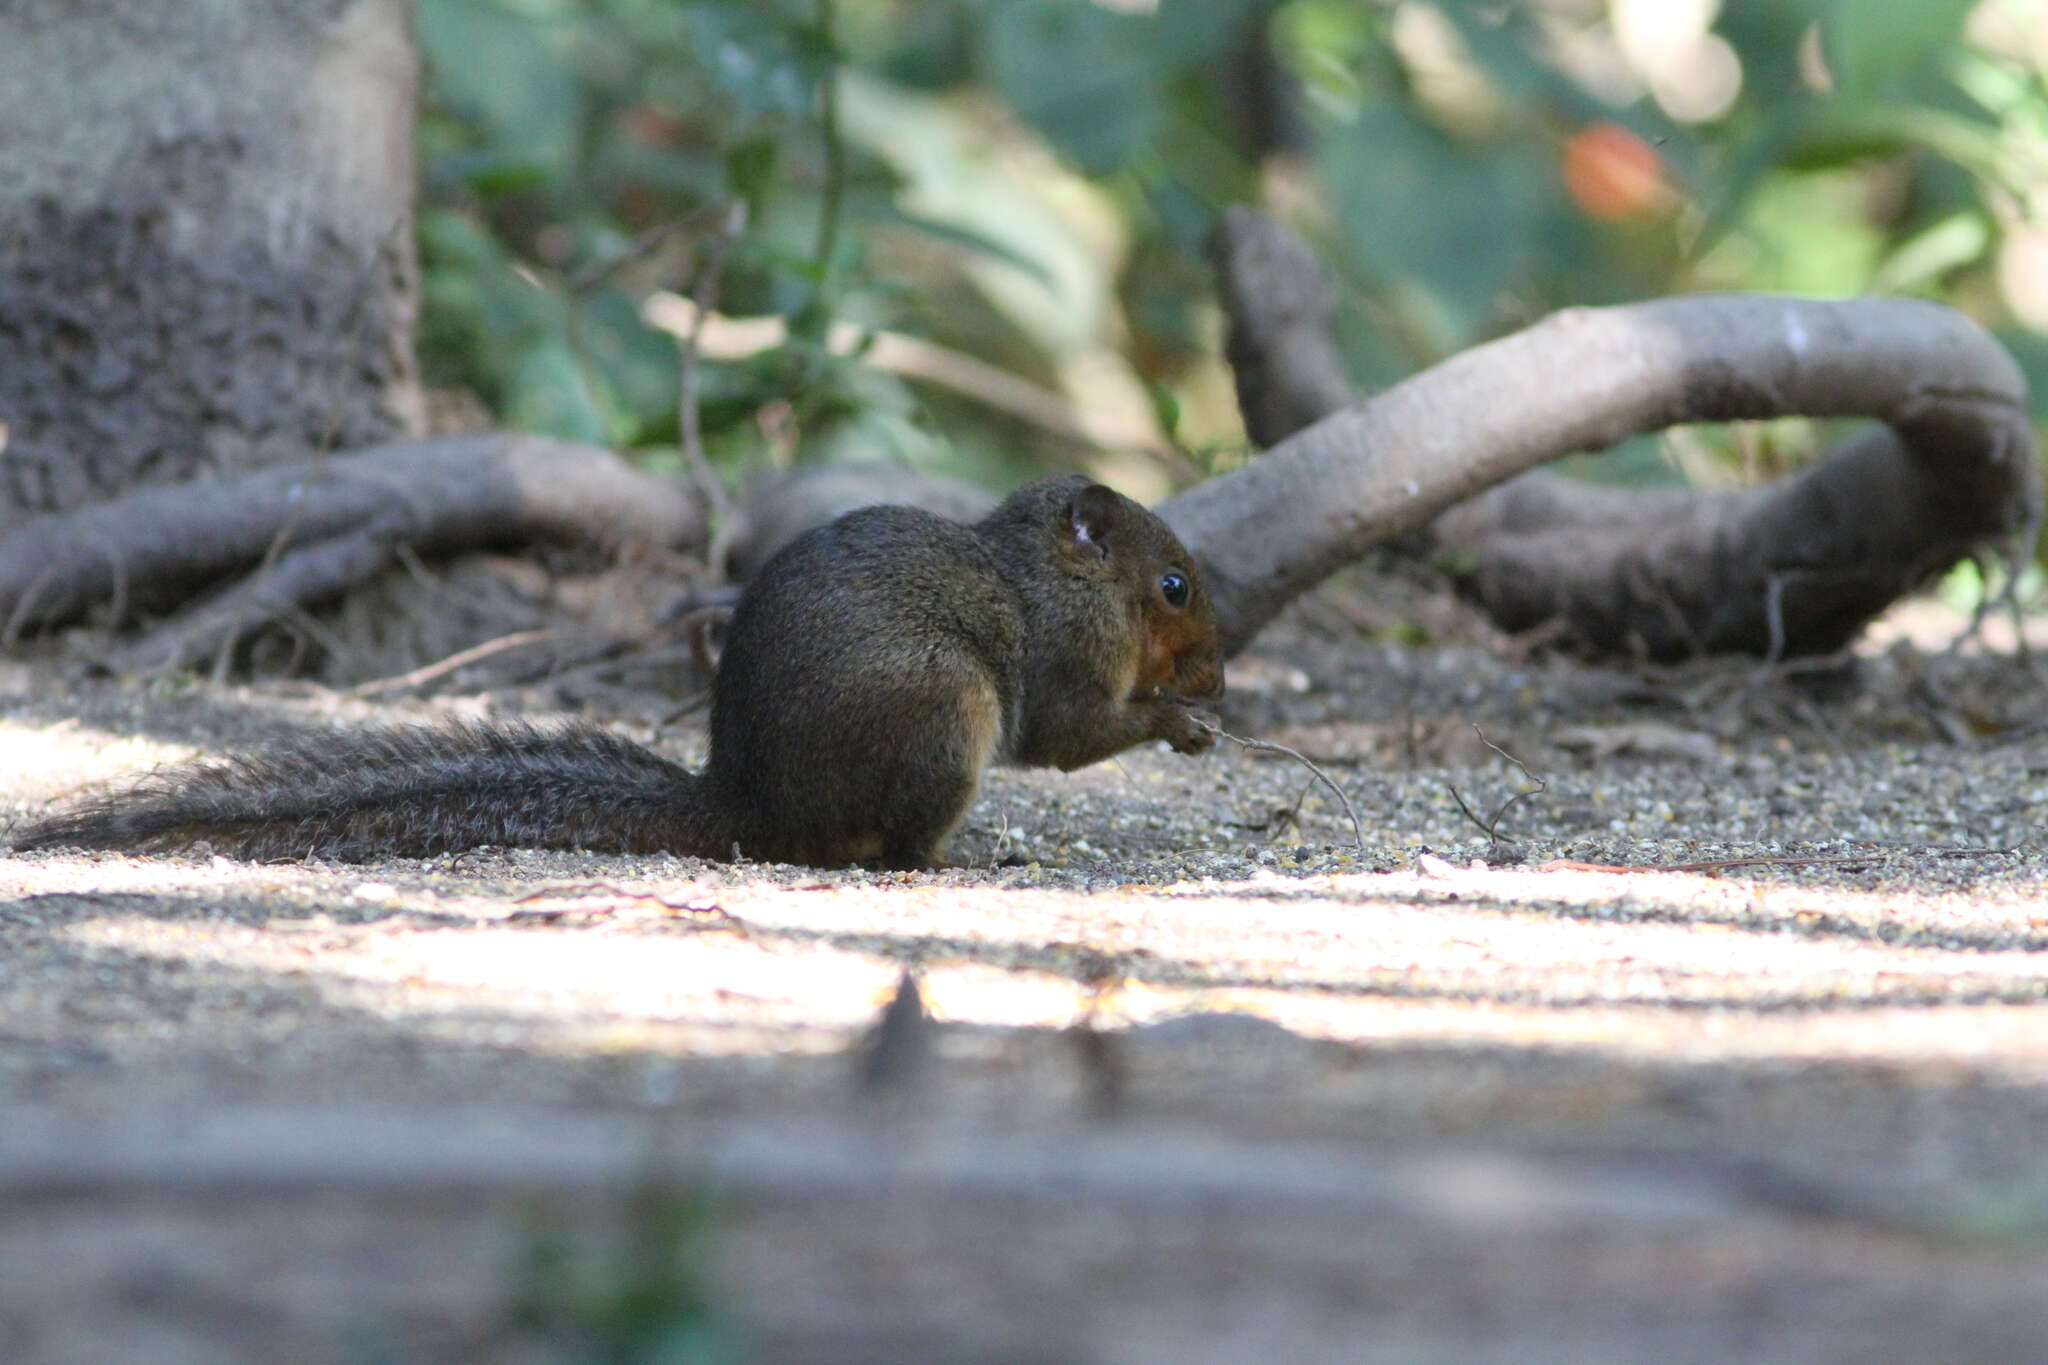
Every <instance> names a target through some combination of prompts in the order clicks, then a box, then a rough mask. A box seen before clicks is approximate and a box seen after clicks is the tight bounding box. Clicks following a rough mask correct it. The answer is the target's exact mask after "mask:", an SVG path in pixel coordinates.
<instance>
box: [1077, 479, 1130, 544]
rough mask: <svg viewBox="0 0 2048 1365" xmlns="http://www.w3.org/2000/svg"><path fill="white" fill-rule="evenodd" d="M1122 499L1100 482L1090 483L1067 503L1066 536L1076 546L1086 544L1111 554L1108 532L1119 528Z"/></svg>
mask: <svg viewBox="0 0 2048 1365" xmlns="http://www.w3.org/2000/svg"><path fill="white" fill-rule="evenodd" d="M1122 501H1123V500H1122V499H1121V498H1119V497H1118V496H1117V495H1116V494H1115V493H1113V492H1111V491H1110V490H1109V489H1107V488H1104V487H1103V486H1102V485H1101V484H1099V483H1091V484H1089V485H1088V486H1087V487H1086V488H1084V489H1082V490H1081V491H1080V492H1078V493H1076V494H1074V500H1073V501H1072V502H1070V503H1068V504H1067V537H1068V539H1069V540H1070V541H1071V542H1072V543H1073V544H1074V545H1075V546H1076V547H1081V546H1086V547H1087V548H1089V549H1091V550H1093V551H1095V553H1097V554H1099V555H1101V556H1102V557H1103V558H1104V559H1107V558H1109V535H1110V532H1111V531H1113V530H1114V529H1115V528H1116V523H1117V519H1118V516H1119V515H1120V513H1121V512H1122V510H1123V509H1122V507H1121V506H1120V505H1119V504H1120V503H1121V502H1122Z"/></svg>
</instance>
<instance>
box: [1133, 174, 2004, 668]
mask: <svg viewBox="0 0 2048 1365" xmlns="http://www.w3.org/2000/svg"><path fill="white" fill-rule="evenodd" d="M1217 254H1218V267H1219V271H1220V273H1221V275H1222V277H1223V280H1224V290H1223V292H1224V299H1225V304H1226V308H1227V309H1228V310H1229V312H1230V313H1231V318H1232V340H1231V356H1232V359H1233V361H1234V363H1235V364H1236V365H1237V367H1238V382H1239V391H1240V397H1241V401H1242V403H1243V406H1244V411H1245V418H1246V423H1247V425H1248V427H1249V428H1250V429H1251V431H1252V433H1253V436H1254V438H1255V439H1257V440H1259V441H1262V442H1266V443H1271V444H1272V448H1271V449H1270V450H1269V451H1268V452H1267V453H1266V455H1265V456H1264V457H1263V458H1261V459H1260V460H1259V461H1258V462H1257V463H1256V464H1254V465H1251V466H1249V467H1247V468H1245V469H1243V470H1240V471H1237V472H1235V473H1233V474H1231V475H1229V476H1226V477H1224V478H1221V479H1215V480H1211V481H1209V482H1208V483H1205V484H1202V485H1200V486H1198V487H1196V488H1193V489H1190V490H1189V491H1187V492H1185V493H1182V494H1180V495H1178V496H1176V497H1174V498H1172V499H1170V500H1169V501H1168V502H1167V503H1166V504H1165V505H1164V506H1162V507H1161V508H1160V509H1159V511H1160V513H1161V515H1163V516H1164V517H1165V518H1166V519H1167V521H1168V522H1169V523H1170V524H1171V525H1172V526H1173V527H1174V529H1175V530H1176V531H1177V532H1179V533H1180V535H1181V537H1182V539H1184V540H1185V541H1187V542H1188V545H1189V548H1190V549H1192V550H1194V551H1195V552H1196V553H1197V554H1198V555H1199V556H1201V558H1202V560H1203V563H1204V566H1205V568H1206V569H1207V570H1208V578H1209V587H1210V593H1211V596H1212V597H1213V598H1214V599H1215V601H1216V604H1217V611H1218V616H1219V618H1220V619H1222V620H1223V621H1224V623H1225V633H1226V639H1227V641H1228V643H1229V646H1230V647H1232V648H1240V647H1242V646H1243V645H1244V644H1245V643H1246V642H1247V641H1249V640H1250V639H1251V638H1252V636H1253V635H1255V634H1256V633H1257V632H1258V630H1259V628H1260V627H1261V626H1263V625H1264V624H1265V623H1266V622H1267V621H1268V620H1270V619H1271V618H1272V617H1273V615H1274V614H1275V613H1277V612H1278V611H1279V610H1280V609H1281V608H1282V607H1283V606H1285V605H1286V603H1287V602H1289V601H1291V600H1292V599H1293V598H1294V597H1295V596H1296V595H1297V594H1298V593H1300V592H1301V591H1302V590H1304V589H1305V588H1307V587H1309V586H1310V585H1312V584H1314V583H1316V582H1318V581H1320V580H1321V579H1322V578H1323V577H1325V576H1326V575H1327V574H1329V573H1330V572H1332V571H1333V570H1335V569H1336V568H1338V567H1340V566H1341V565H1343V564H1345V563H1347V562H1349V561H1351V560H1352V559H1355V558H1356V557H1357V556H1358V555H1359V554H1361V553H1362V552H1363V551H1365V550H1366V549H1368V548H1370V547H1371V546H1373V545H1375V544H1378V543H1381V542H1383V541H1386V540H1389V539H1391V538H1393V537H1396V536H1400V535H1404V534H1406V533H1409V532H1413V531H1418V530H1421V529H1423V528H1425V527H1429V536H1430V540H1431V543H1432V546H1433V548H1434V549H1436V550H1438V551H1443V552H1451V553H1455V554H1457V555H1459V556H1460V557H1463V558H1465V559H1466V560H1467V561H1468V562H1469V564H1470V571H1469V573H1467V574H1466V575H1465V582H1466V584H1467V586H1468V588H1469V590H1470V591H1471V592H1472V593H1473V595H1474V596H1475V597H1476V598H1477V600H1478V601H1479V602H1480V603H1481V604H1482V605H1483V606H1484V607H1485V608H1486V609H1487V610H1488V611H1489V612H1490V613H1491V614H1492V615H1493V616H1494V617H1495V619H1496V620H1498V621H1499V622H1500V623H1501V624H1502V625H1503V626H1505V627H1507V628H1509V629H1520V628H1525V627H1528V626H1532V625H1535V624H1537V623H1538V622H1541V621H1546V620H1559V621H1562V622H1563V624H1564V625H1565V627H1566V628H1567V631H1568V633H1569V636H1570V637H1571V638H1572V639H1573V640H1574V641H1576V642H1577V643H1578V644H1580V645H1582V646H1584V647H1586V648H1588V649H1591V650H1595V651H1623V650H1631V649H1633V650H1638V651H1644V652H1647V653H1648V654H1650V655H1651V656H1653V657H1659V658H1669V657H1675V656H1682V655H1685V654H1689V653H1695V652H1700V653H1712V652H1723V651H1728V652H1737V651H1746V652H1751V653H1760V654H1770V655H1793V654H1812V653H1823V652H1826V651H1829V650H1832V649H1836V648H1838V647H1840V646H1841V645H1842V644H1844V643H1846V642H1847V641H1849V640H1850V639H1852V638H1854V636H1855V634H1856V633H1857V632H1858V631H1859V630H1861V628H1862V627H1863V626H1864V625H1865V624H1866V623H1867V622H1868V621H1869V619H1870V618H1871V617H1872V616H1874V615H1875V614H1876V613H1877V612H1879V611H1881V610H1882V609H1883V608H1884V607H1885V606H1886V605H1887V604H1888V603H1890V602H1891V601H1893V600H1894V599H1895V598H1897V597H1898V596H1899V595H1900V594H1901V593H1903V592H1905V591H1907V590H1908V589H1910V588H1912V587H1914V586H1916V585H1917V584H1918V583H1920V582H1921V581H1923V580H1924V579H1925V578H1926V577H1927V576H1928V575H1929V574H1931V573H1934V572H1938V571H1939V570H1941V569H1943V568H1946V567H1947V566H1949V565H1950V564H1953V563H1954V562H1956V560H1958V559H1959V558H1961V557H1963V556H1965V555H1967V554H1969V553H1971V552H1972V551H1973V550H1975V549H1977V548H1979V547H1981V546H1983V545H1985V544H1986V543H1987V542H1989V541H1991V540H1993V539H1995V538H1997V537H1999V536H2002V535H2010V534H2012V533H2014V532H2017V531H2020V530H2022V529H2024V528H2026V527H2029V526H2031V525H2033V524H2035V523H2036V522H2037V521H2038V518H2039V513H2040V501H2041V486H2040V474H2039V470H2038V463H2037V458H2036V452H2035V448H2034V437H2033V430H2032V427H2031V424H2030V423H2029V421H2028V417H2027V411H2026V387H2025V383H2024V380H2023V379H2022V378H2021V375H2020V372H2019V369H2018V367H2017V366H2016V365H2014V363H2013V361H2012V358H2011V357H2010V356H2008V355H2007V354H2006V353H2005V351H2004V350H2003V349H2002V348H2000V347H1999V345H1998V344H1997V343H1996V342H1995V341H1993V340H1992V339H1991V338H1990V336H1989V335H1987V334H1986V333H1985V332H1984V331H1983V329H1981V328H1980V327H1978V326H1977V325H1976V324H1975V323H1973V322H1971V321H1970V320H1969V319H1968V318H1965V317H1964V316H1962V315H1961V314H1960V313H1957V312H1955V311H1953V310H1951V309H1947V308H1943V307H1941V306H1939V305H1936V304H1932V303H1925V302H1920V301H1917V300H1906V299H1858V300H1850V301H1846V302H1817V301H1811V300H1800V299H1787V298H1770V297H1760V296H1700V297H1692V298H1677V299H1664V300H1658V301H1654V302H1650V303H1641V304H1633V305H1629V306H1626V307H1619V308H1608V309H1574V310H1570V311H1567V312H1563V313H1559V314H1556V315H1554V316H1552V317H1550V318H1548V319H1546V320H1544V321H1543V322H1540V323H1538V324H1536V325H1535V326H1533V327H1530V328H1528V329H1527V330H1525V331H1522V332H1519V333H1516V334H1515V335H1513V336H1509V337H1505V338H1502V339H1501V340H1499V341H1495V342H1492V343H1490V344H1488V345H1485V346H1480V347H1476V348H1474V349H1473V350H1470V351H1467V352H1465V353H1464V354H1462V355H1459V356H1456V357H1454V358H1452V359H1451V360H1448V361H1446V362H1444V363H1443V364H1441V365H1438V366H1436V367H1434V368H1432V369H1430V370H1428V371H1426V372H1424V373H1422V374H1420V375H1417V376H1415V377H1413V378H1411V379H1409V380H1407V381H1405V382H1403V383H1401V384H1399V385H1396V386H1395V387H1394V388H1392V389H1389V390H1388V391H1386V392H1385V393H1382V394H1379V395H1377V396H1375V397H1373V398H1371V399H1369V400H1366V401H1364V402H1362V403H1358V402H1354V401H1352V394H1351V392H1350V390H1349V387H1348V385H1346V384H1344V383H1343V382H1342V380H1341V374H1342V369H1341V366H1340V364H1339V362H1338V359H1337V352H1336V348H1335V344H1334V342H1333V340H1332V338H1331V335H1330V331H1329V326H1328V313H1327V311H1326V308H1325V306H1324V305H1323V304H1321V303H1320V302H1319V300H1321V299H1324V298H1327V294H1328V291H1327V289H1326V288H1325V287H1323V286H1322V282H1321V275H1320V272H1319V271H1318V270H1317V268H1316V266H1315V263H1314V261H1313V259H1312V257H1310V255H1309V253H1308V252H1307V249H1306V248H1305V247H1303V246H1302V245H1301V244H1300V243H1299V242H1298V241H1296V240H1295V239H1293V237H1292V235H1291V234H1289V233H1288V232H1287V231H1286V229H1284V228H1282V227H1280V226H1279V225H1278V224H1275V223H1273V222H1272V221H1271V220H1269V219H1266V218H1264V217H1262V216H1261V215H1258V214H1256V213H1253V212H1251V211H1248V210H1233V211H1232V212H1231V213H1230V214H1229V215H1227V217H1226V221H1225V223H1224V225H1223V227H1222V230H1221V232H1220V234H1219V243H1218V253H1217ZM1791 415H1803V416H1814V417H1847V416H1861V417H1872V418H1876V419H1877V420H1879V421H1881V422H1883V423H1885V424H1886V425H1885V427H1884V428H1883V429H1880V430H1877V431H1873V432H1870V433H1867V434H1865V435H1862V436H1859V437H1857V438H1855V439H1853V440H1850V441H1848V442H1845V443H1844V444H1843V445H1841V446H1839V447H1837V448H1836V449H1835V450H1833V451H1831V452H1829V453H1828V454H1827V455H1826V457H1825V458H1823V459H1822V460H1821V461H1820V462H1819V463H1818V464H1816V465H1814V466H1813V467H1812V468H1810V469H1808V470H1806V471H1805V472H1803V473H1802V474H1800V475H1799V476H1797V477H1795V478H1792V479H1789V480H1787V481H1785V482H1783V483H1781V484H1777V485H1774V486H1771V487H1767V488H1760V489H1754V490H1747V491H1743V492H1739V493H1715V492H1702V491H1692V490H1675V491H1673V490H1664V491H1655V492H1632V491H1627V490H1615V489H1597V488H1589V487H1586V486H1584V485H1580V484H1575V483H1568V482H1565V481H1563V480H1560V479H1557V478H1555V477H1554V476H1549V475H1532V476H1525V477H1522V478H1515V476H1516V475H1521V474H1524V471H1527V470H1530V469H1532V468H1533V467H1535V466H1537V465H1540V464H1542V463H1544V462H1545V461H1548V460H1551V459H1555V458H1556V457H1558V456H1561V455H1566V454H1570V453H1572V452H1575V451H1582V450H1599V449H1602V448H1604V447H1606V446H1609V445H1612V444H1614V443H1615V442H1617V441H1619V440H1622V439H1624V438H1626V437H1628V436H1632V435H1635V434H1637V433H1640V432H1647V431H1658V430H1662V429H1663V428H1665V427H1669V426H1673V425H1676V424H1679V423H1683V422H1705V421H1733V420H1738V419H1753V418H1768V417H1781V416H1791ZM1511 480H1512V482H1510V481H1511ZM1468 499H1469V501H1468ZM1460 503H1462V504H1463V505H1458V504H1460ZM1453 507H1455V510H1454V511H1451V512H1450V513H1449V515H1442V514H1444V513H1445V512H1446V509H1451V508H1453ZM1440 516H1441V518H1442V519H1441V520H1437V519H1438V518H1439V517H1440ZM1432 522H1435V524H1434V525H1433V526H1432V525H1431V523H1432Z"/></svg>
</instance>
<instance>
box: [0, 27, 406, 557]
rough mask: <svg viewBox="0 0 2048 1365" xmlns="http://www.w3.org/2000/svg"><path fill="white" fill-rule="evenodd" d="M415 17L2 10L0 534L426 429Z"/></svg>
mask: <svg viewBox="0 0 2048 1365" xmlns="http://www.w3.org/2000/svg"><path fill="white" fill-rule="evenodd" d="M410 23H411V8H410V6H409V5H408V4H407V3H405V0H260V3H252V2H251V0H181V3H178V4H164V3H162V2H161V0H63V3H46V2H45V0H27V2H26V3H13V4H0V128H4V129H6V135H5V166H6V174H5V175H4V177H0V301H4V307H0V423H4V424H5V426H6V434H5V438H4V441H0V446H4V448H0V531H4V530H6V529H7V528H8V527H9V526H10V525H13V524H15V523H18V522H20V521H21V520H23V519H24V518H25V517H27V516H29V515H31V514H34V513H39V512H58V511H67V510H70V509H72V508H76V507H79V506H82V505H84V504H87V503H89V502H92V501H95V500H98V499H100V498H104V497H107V496H110V495H112V494H114V493H117V492H120V491H123V490H125V489H127V488H130V487H132V486H134V485H136V484H139V483H170V482H177V481H181V480H187V479H192V478H214V477H221V476H225V475H234V474H239V473H242V472H245V471H247V470H251V469H257V468H263V467H266V466H269V465H273V464H277V463H280V462H285V461H291V460H299V459H303V458H305V457H306V456H307V455H308V454H309V453H312V452H315V451H322V450H328V449H338V448H346V447H351V446H360V445H366V444H370V443H374V442H378V441H383V440H388V439H391V438H392V437H394V436H398V435H402V434H406V433H408V432H416V431H418V430H419V429H421V411H422V405H421V401H420V394H419V390H418V385H417V379H416V376H415V373H414V364H413V358H412V329H413V324H414V320H415V315H416V312H417V290H418V285H417V278H416V275H417V271H416V265H415V260H414V252H413V234H412V217H411V202H412V193H413V158H412V130H413V112H414V97H415V85H416V75H417V62H416V58H415V56H414V52H413V46H412V41H411V31H410Z"/></svg>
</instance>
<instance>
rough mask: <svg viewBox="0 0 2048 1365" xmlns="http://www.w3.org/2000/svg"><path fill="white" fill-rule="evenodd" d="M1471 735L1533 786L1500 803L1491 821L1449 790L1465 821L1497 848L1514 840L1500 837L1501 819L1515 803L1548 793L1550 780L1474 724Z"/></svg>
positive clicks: (1454, 789)
mask: <svg viewBox="0 0 2048 1365" xmlns="http://www.w3.org/2000/svg"><path fill="white" fill-rule="evenodd" d="M1472 733H1473V734H1475V735H1478V736H1479V742H1480V743H1481V744H1484V745H1485V746H1486V747H1487V748H1489V749H1491V750H1493V751H1494V752H1495V753H1497V754H1499V755H1500V756H1501V757H1502V758H1504V759H1506V760H1507V761H1508V762H1510V763H1512V764H1514V765H1515V766H1516V767H1517V768H1519V769H1521V772H1522V780H1523V781H1525V782H1533V783H1534V784H1535V785H1534V786H1533V787H1524V788H1522V790H1520V791H1518V792H1516V793H1515V794H1514V795H1513V796H1510V797H1509V798H1508V799H1507V800H1505V801H1503V802H1501V803H1500V805H1498V806H1497V807H1495V808H1494V812H1493V819H1491V820H1482V819H1480V818H1479V816H1478V815H1477V814H1475V813H1474V812H1473V810H1472V808H1471V807H1470V806H1468V805H1466V804H1465V798H1464V797H1463V796H1461V795H1459V793H1458V789H1457V788H1456V787H1452V788H1451V789H1450V792H1451V800H1453V801H1455V802H1457V804H1458V809H1459V810H1460V811H1462V812H1464V815H1465V818H1466V819H1467V820H1470V821H1471V822H1472V823H1473V824H1475V825H1477V826H1478V827H1479V831H1480V833H1482V834H1484V835H1485V836H1486V837H1487V838H1488V839H1490V840H1492V841H1493V844H1494V846H1495V847H1499V846H1500V845H1502V844H1512V843H1513V842H1514V840H1512V839H1506V838H1503V837H1502V836H1501V833H1500V822H1501V819H1502V817H1503V816H1505V815H1506V814H1507V813H1508V812H1509V811H1511V810H1513V809H1514V808H1515V806H1516V804H1517V803H1519V802H1522V801H1527V800H1529V799H1530V798H1531V797H1536V796H1541V795H1543V793H1545V792H1547V791H1549V790H1550V779H1548V778H1544V777H1538V776H1536V774H1534V773H1532V772H1530V771H1529V766H1528V765H1527V764H1526V763H1524V762H1522V760H1521V759H1519V758H1516V757H1515V756H1514V755H1513V754H1511V753H1509V752H1508V751H1507V750H1506V749H1503V748H1501V747H1500V745H1498V744H1495V743H1494V742H1493V741H1492V740H1490V739H1488V738H1487V737H1486V731H1484V730H1482V729H1480V728H1479V726H1478V724H1477V723H1474V725H1473V726H1472Z"/></svg>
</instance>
